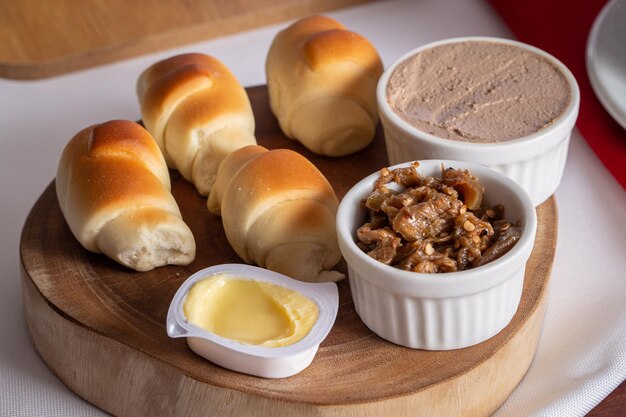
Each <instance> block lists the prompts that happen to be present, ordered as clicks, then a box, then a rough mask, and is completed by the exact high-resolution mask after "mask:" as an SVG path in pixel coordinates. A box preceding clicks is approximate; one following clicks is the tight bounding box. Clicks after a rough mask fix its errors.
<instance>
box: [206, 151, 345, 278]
mask: <svg viewBox="0 0 626 417" xmlns="http://www.w3.org/2000/svg"><path fill="white" fill-rule="evenodd" d="M219 171H220V172H219V173H218V178H222V175H224V178H228V177H231V176H232V179H231V180H230V181H227V183H226V185H225V186H224V187H223V188H220V189H218V190H219V192H220V193H221V194H222V198H221V202H220V203H219V204H218V207H221V215H222V221H223V224H224V231H225V232H226V237H227V238H228V241H229V242H230V244H231V246H232V247H233V249H234V250H235V252H237V254H238V255H239V256H240V257H241V258H242V259H243V260H244V261H246V262H248V263H256V264H257V265H259V266H261V267H265V268H268V269H271V270H273V271H277V272H280V273H282V274H285V275H288V276H291V277H293V278H296V279H300V280H302V281H309V282H323V281H338V280H340V279H342V278H343V277H344V276H343V274H341V273H339V272H336V271H330V269H331V268H332V267H333V266H334V265H335V264H336V263H337V262H339V259H340V258H341V253H340V252H339V246H338V244H337V235H336V229H335V215H336V211H337V206H338V201H337V196H336V195H335V192H334V191H333V189H332V187H331V185H330V184H329V183H328V181H327V180H326V178H325V177H324V175H322V173H321V172H319V170H318V169H317V168H316V167H315V166H314V165H313V164H312V163H311V162H309V161H308V160H307V159H306V158H305V157H303V156H302V155H300V154H298V153H296V152H293V151H290V150H286V149H275V150H272V151H268V150H267V149H265V148H263V147H261V146H248V147H245V148H242V149H239V150H237V151H235V152H233V153H231V154H230V155H228V156H227V157H226V158H225V159H224V161H223V162H222V164H221V165H220V169H219ZM213 192H215V190H212V191H211V193H212V195H213ZM210 200H211V198H210V197H209V202H210ZM212 212H213V213H218V212H219V211H216V210H215V209H214V208H212Z"/></svg>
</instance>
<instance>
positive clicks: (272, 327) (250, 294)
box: [183, 274, 319, 347]
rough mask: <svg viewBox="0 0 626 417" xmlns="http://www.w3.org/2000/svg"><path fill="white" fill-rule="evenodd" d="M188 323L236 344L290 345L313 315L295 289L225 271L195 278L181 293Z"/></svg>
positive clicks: (308, 325)
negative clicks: (188, 288)
mask: <svg viewBox="0 0 626 417" xmlns="http://www.w3.org/2000/svg"><path fill="white" fill-rule="evenodd" d="M183 311H184V312H185V316H186V317H187V321H188V322H189V323H192V324H195V325H196V326H199V327H201V328H203V329H205V330H208V331H209V332H212V333H215V334H217V335H219V336H222V337H226V338H228V339H232V340H236V341H238V342H240V343H246V344H250V345H260V346H267V347H280V346H288V345H291V344H293V343H295V342H297V341H298V340H300V339H302V338H303V337H304V336H306V335H307V334H308V333H309V331H310V330H311V328H312V327H313V325H314V324H315V322H316V320H317V317H318V315H319V311H318V307H317V304H315V303H314V302H313V301H312V300H311V299H309V298H308V297H306V296H304V295H302V294H300V293H299V292H298V291H295V290H292V289H289V288H285V287H281V286H279V285H275V284H270V283H268V282H262V281H254V280H246V279H242V278H237V277H233V276H230V275H227V274H218V275H213V276H210V277H208V278H205V279H203V280H201V281H198V282H196V283H195V284H194V285H193V286H192V287H191V289H190V290H189V292H188V293H187V296H186V297H185V301H184V303H183Z"/></svg>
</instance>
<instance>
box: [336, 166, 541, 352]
mask: <svg viewBox="0 0 626 417" xmlns="http://www.w3.org/2000/svg"><path fill="white" fill-rule="evenodd" d="M442 163H443V164H444V166H445V167H446V168H448V167H452V168H458V169H467V170H469V171H470V172H471V173H472V174H474V175H475V176H476V177H478V178H479V180H480V182H481V183H482V184H483V186H484V187H485V201H486V202H487V203H488V204H490V205H494V204H498V203H501V204H503V205H504V216H505V218H506V219H507V220H509V221H511V222H513V223H515V222H516V221H518V220H519V221H520V223H521V227H522V235H521V237H520V240H519V241H518V242H517V243H516V245H515V246H514V247H513V248H512V249H511V250H510V251H509V252H507V253H506V254H504V255H503V256H502V257H501V258H498V259H496V260H494V261H492V262H490V263H488V264H485V265H483V266H480V267H477V268H474V269H469V270H466V271H460V272H448V273H439V274H421V273H416V272H410V271H403V270H400V269H397V268H395V267H392V266H389V265H386V264H383V263H382V262H379V261H377V260H375V259H373V258H371V257H370V256H368V255H367V254H366V253H365V252H363V251H362V250H361V249H359V247H358V246H357V245H356V230H357V228H358V227H360V226H361V225H362V224H363V223H364V222H365V215H366V213H365V209H364V207H363V205H362V201H363V200H364V199H365V198H366V197H367V196H368V195H369V193H370V192H371V191H372V189H373V186H374V182H375V181H376V179H377V178H379V173H378V172H376V173H374V174H372V175H370V176H368V177H366V178H365V179H363V180H362V181H360V182H359V183H358V184H356V185H355V186H354V187H353V188H352V189H350V191H349V192H348V193H347V194H346V195H345V197H344V198H343V199H342V200H341V203H340V204H339V210H338V212H337V236H338V240H339V248H340V249H341V253H342V254H343V257H344V259H345V260H346V263H347V265H348V277H349V280H350V288H351V291H352V298H353V300H354V305H355V308H356V311H357V313H358V314H359V316H360V317H361V320H363V322H364V323H365V324H366V325H367V327H369V328H370V329H371V330H372V331H373V332H375V333H376V334H378V335H379V336H381V337H382V338H384V339H387V340H389V341H391V342H393V343H396V344H399V345H403V346H407V347H411V348H419V349H428V350H447V349H458V348H463V347H467V346H471V345H475V344H477V343H480V342H483V341H485V340H487V339H489V338H491V337H492V336H494V335H496V334H497V333H498V332H500V331H501V330H502V329H504V328H505V327H506V326H507V325H508V324H509V322H510V321H511V319H512V318H513V316H514V315H515V312H516V311H517V308H518V305H519V302H520V299H521V294H522V287H523V284H524V272H525V267H526V261H527V260H528V258H529V256H530V253H531V251H532V248H533V245H534V241H535V232H536V229H537V217H536V214H535V208H534V206H533V204H532V202H531V200H530V198H529V196H528V194H527V193H526V192H525V191H524V190H523V189H522V188H521V187H520V186H519V185H517V184H516V183H515V182H514V181H512V180H511V179H510V178H508V177H506V176H504V175H503V174H501V173H499V172H497V171H495V170H493V169H490V168H487V167H483V166H480V165H476V164H472V163H467V162H459V161H447V160H427V161H420V167H419V171H420V173H421V174H422V175H431V176H440V173H441V164H442ZM408 165H409V163H405V164H400V165H396V166H393V167H390V169H395V168H398V167H400V166H408Z"/></svg>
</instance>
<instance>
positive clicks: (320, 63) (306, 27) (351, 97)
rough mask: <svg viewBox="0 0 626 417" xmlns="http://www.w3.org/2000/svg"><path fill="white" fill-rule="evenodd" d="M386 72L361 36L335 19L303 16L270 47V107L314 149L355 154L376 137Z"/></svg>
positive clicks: (291, 132)
mask: <svg viewBox="0 0 626 417" xmlns="http://www.w3.org/2000/svg"><path fill="white" fill-rule="evenodd" d="M382 72H383V65H382V62H381V60H380V57H379V56H378V53H377V52H376V50H375V49H374V47H373V46H372V44H371V43H370V42H369V41H368V40H367V39H365V38H364V37H362V36H361V35H359V34H357V33H354V32H350V31H348V30H346V28H345V27H344V26H343V25H342V24H340V23H339V22H337V21H335V20H333V19H331V18H329V17H324V16H312V17H308V18H305V19H301V20H299V21H297V22H296V23H294V24H293V25H291V26H289V27H288V28H286V29H285V30H283V31H281V32H280V33H278V35H276V37H275V38H274V41H273V43H272V46H271V47H270V50H269V53H268V56H267V61H266V73H267V85H268V91H269V97H270V106H271V108H272V112H273V113H274V115H275V116H276V118H277V119H278V121H279V123H280V127H281V129H282V131H283V133H285V135H287V136H288V137H290V138H293V139H298V140H299V141H300V142H302V144H303V145H304V146H306V147H307V148H308V149H310V150H311V151H313V152H315V153H317V154H322V155H329V156H342V155H347V154H350V153H354V152H356V151H359V150H361V149H363V148H364V147H366V146H367V145H368V144H369V143H370V142H371V141H372V139H373V138H374V134H375V129H376V124H377V122H378V110H377V107H376V85H377V83H378V79H379V78H380V76H381V74H382Z"/></svg>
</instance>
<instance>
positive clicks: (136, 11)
mask: <svg viewBox="0 0 626 417" xmlns="http://www.w3.org/2000/svg"><path fill="white" fill-rule="evenodd" d="M367 1H371V0H297V1H296V0H237V1H233V0H210V1H207V0H187V1H179V0H136V1H128V0H107V1H95V0H83V1H76V0H47V1H40V0H20V1H3V2H0V77H5V78H15V79H34V78H43V77H50V76H53V75H58V74H64V73H66V72H70V71H75V70H78V69H82V68H87V67H92V66H96V65H102V64H105V63H108V62H113V61H117V60H120V59H125V58H129V57H133V56H137V55H142V54H147V53H150V52H155V51H159V50H164V49H168V48H173V47H176V46H180V45H184V44H187V43H191V42H198V41H201V40H204V39H210V38H215V37H218V36H225V35H229V34H232V33H235V32H240V31H243V30H248V29H252V28H256V27H259V26H264V25H269V24H273V23H278V22H283V21H287V20H291V19H295V18H298V17H303V16H307V15H311V14H315V13H322V12H324V11H328V10H332V9H338V8H341V7H347V6H351V5H355V4H358V3H365V2H367Z"/></svg>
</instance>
